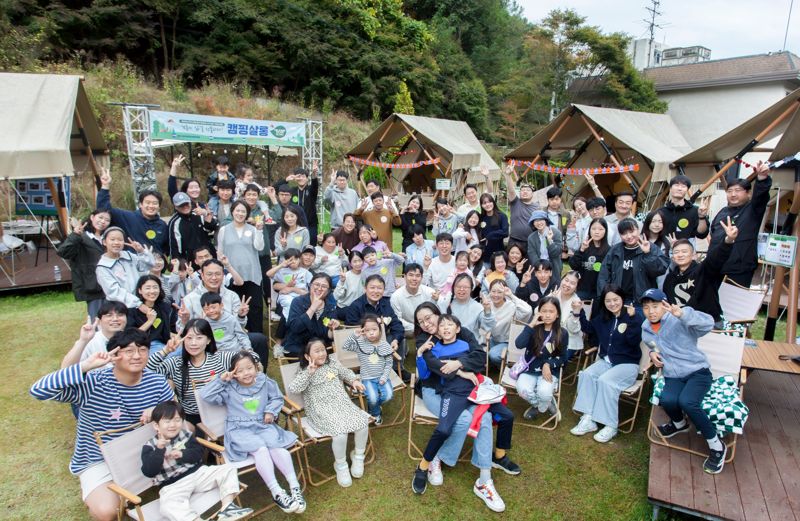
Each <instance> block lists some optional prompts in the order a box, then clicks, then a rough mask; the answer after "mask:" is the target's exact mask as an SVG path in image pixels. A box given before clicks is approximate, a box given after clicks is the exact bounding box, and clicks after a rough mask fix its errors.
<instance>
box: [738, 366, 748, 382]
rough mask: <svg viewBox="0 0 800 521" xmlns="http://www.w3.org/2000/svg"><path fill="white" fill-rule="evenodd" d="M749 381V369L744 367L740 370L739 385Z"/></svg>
mask: <svg viewBox="0 0 800 521" xmlns="http://www.w3.org/2000/svg"><path fill="white" fill-rule="evenodd" d="M746 383H747V369H742V370H741V371H739V385H744V384H746Z"/></svg>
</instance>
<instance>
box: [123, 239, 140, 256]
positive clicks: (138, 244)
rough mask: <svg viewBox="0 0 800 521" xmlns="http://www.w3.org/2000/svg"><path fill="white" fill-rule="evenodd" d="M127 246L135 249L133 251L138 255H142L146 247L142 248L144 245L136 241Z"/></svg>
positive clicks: (127, 243)
mask: <svg viewBox="0 0 800 521" xmlns="http://www.w3.org/2000/svg"><path fill="white" fill-rule="evenodd" d="M125 246H129V247H131V248H133V251H135V252H136V253H142V252H143V251H144V246H142V243H140V242H138V241H134V240H133V239H131V240H130V241H128V242H126V243H125Z"/></svg>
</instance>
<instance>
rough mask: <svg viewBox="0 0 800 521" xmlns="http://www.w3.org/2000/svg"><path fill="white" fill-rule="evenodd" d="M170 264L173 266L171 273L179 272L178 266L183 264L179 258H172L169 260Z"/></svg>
mask: <svg viewBox="0 0 800 521" xmlns="http://www.w3.org/2000/svg"><path fill="white" fill-rule="evenodd" d="M169 265H170V266H171V269H170V270H169V271H170V273H178V267H179V266H180V265H181V261H179V260H178V259H172V260H171V261H169Z"/></svg>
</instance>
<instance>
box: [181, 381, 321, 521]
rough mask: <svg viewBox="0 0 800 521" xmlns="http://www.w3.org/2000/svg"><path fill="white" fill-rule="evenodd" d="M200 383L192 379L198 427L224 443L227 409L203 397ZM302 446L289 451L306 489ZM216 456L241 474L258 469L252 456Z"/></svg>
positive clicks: (272, 504) (286, 412)
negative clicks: (198, 419) (237, 459)
mask: <svg viewBox="0 0 800 521" xmlns="http://www.w3.org/2000/svg"><path fill="white" fill-rule="evenodd" d="M198 383H199V382H198V381H197V380H192V390H193V391H194V399H195V401H196V402H197V412H198V413H200V423H198V424H197V428H198V429H200V430H201V431H202V432H203V434H205V435H206V437H207V438H208V440H209V441H211V442H214V443H216V444H218V445H220V444H222V443H223V441H222V440H223V436H224V435H225V418H226V417H227V411H226V409H225V407H224V406H222V405H214V404H212V403H208V402H207V401H205V400H203V398H202V397H201V396H200V389H199V388H198V387H197V384H198ZM282 411H283V413H284V414H286V415H288V414H289V409H287V408H286V407H285V406H284V407H283V409H282ZM287 418H288V416H287ZM277 421H278V418H275V422H277ZM287 428H288V420H287ZM302 448H303V444H302V443H300V441H299V440H298V441H297V442H296V443H295V444H294V446H292V447H291V448H289V449H287V450H288V451H289V454H292V455H293V456H294V457H295V458H296V460H297V477H298V480H299V481H301V482H302V487H303V490H304V491H305V489H306V479H305V474H304V473H303V464H302V463H303V462H302V461H301V460H300V449H302ZM214 457H215V458H216V460H217V463H218V464H220V465H221V464H223V463H228V464H230V465H232V466H233V467H234V468H236V470H237V471H238V472H239V476H244V475H247V474H249V473H251V472H253V471H254V470H256V467H255V461H254V460H253V457H252V456H248V457H247V458H245V459H244V460H242V461H227V459H226V458H225V454H224V452H219V453H216V452H215V453H214ZM259 479H260V478H259ZM274 506H275V503H268V504H267V506H265V507H263V508H261V509H259V510H256V511H254V512H253V514H252V515H253V516H257V515H259V514H261V513H262V512H266V511H267V510H269V509H271V508H272V507H274Z"/></svg>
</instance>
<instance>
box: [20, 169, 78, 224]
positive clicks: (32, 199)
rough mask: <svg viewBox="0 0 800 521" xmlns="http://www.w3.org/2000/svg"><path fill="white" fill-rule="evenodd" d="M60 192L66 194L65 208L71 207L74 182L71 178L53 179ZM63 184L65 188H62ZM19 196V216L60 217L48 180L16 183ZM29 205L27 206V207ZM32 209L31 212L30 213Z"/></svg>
mask: <svg viewBox="0 0 800 521" xmlns="http://www.w3.org/2000/svg"><path fill="white" fill-rule="evenodd" d="M53 182H54V183H56V188H57V190H58V191H59V192H63V193H64V197H65V201H64V203H65V207H66V208H69V207H70V199H71V198H72V182H71V180H70V178H69V177H66V178H63V179H53ZM62 183H63V188H62ZM16 185H17V191H18V192H19V195H18V196H17V197H16V198H15V199H16V200H15V203H16V204H15V211H16V214H17V215H30V214H33V215H51V216H56V215H58V211H57V210H58V209H57V208H56V205H55V202H54V201H53V194H52V193H51V192H50V185H49V184H48V183H47V179H25V180H22V181H16ZM26 205H27V206H26ZM28 208H30V212H29V211H28Z"/></svg>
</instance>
